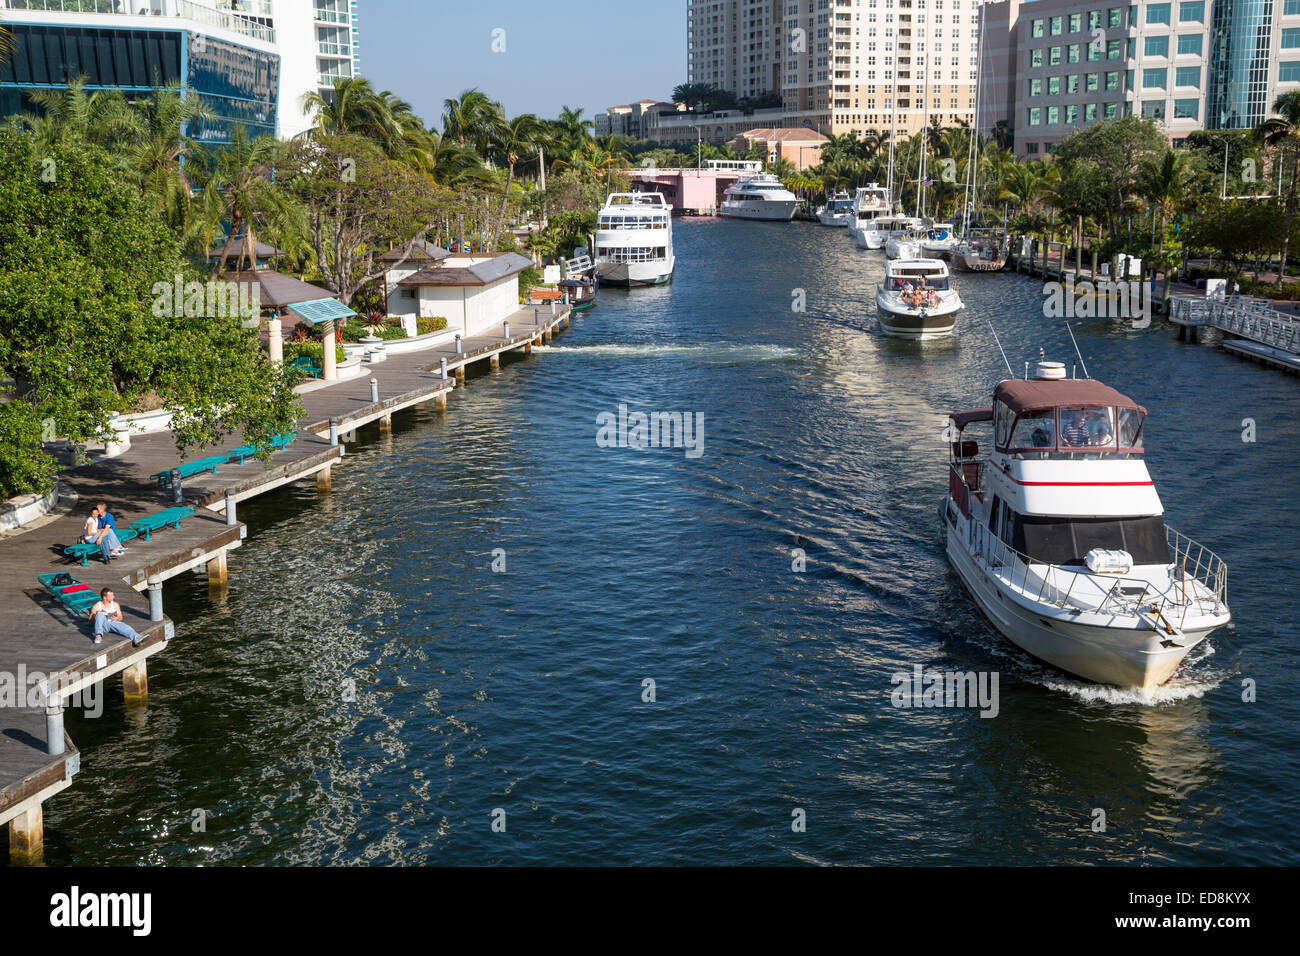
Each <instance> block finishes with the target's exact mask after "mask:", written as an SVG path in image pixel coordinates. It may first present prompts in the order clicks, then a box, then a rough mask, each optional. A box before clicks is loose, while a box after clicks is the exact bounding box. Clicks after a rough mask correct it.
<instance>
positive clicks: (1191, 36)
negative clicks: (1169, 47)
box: [1178, 33, 1201, 56]
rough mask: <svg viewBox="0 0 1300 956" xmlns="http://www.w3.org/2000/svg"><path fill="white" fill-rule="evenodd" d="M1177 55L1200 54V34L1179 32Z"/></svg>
mask: <svg viewBox="0 0 1300 956" xmlns="http://www.w3.org/2000/svg"><path fill="white" fill-rule="evenodd" d="M1178 55H1179V56H1185V55H1192V56H1200V55H1201V34H1199V33H1180V34H1178Z"/></svg>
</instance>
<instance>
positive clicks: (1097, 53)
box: [1088, 43, 1101, 61]
mask: <svg viewBox="0 0 1300 956" xmlns="http://www.w3.org/2000/svg"><path fill="white" fill-rule="evenodd" d="M1088 59H1089V60H1090V61H1091V60H1100V59H1101V44H1100V43H1089V44H1088Z"/></svg>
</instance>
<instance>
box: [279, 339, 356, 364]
mask: <svg viewBox="0 0 1300 956" xmlns="http://www.w3.org/2000/svg"><path fill="white" fill-rule="evenodd" d="M301 355H305V356H307V357H308V358H309V359H311V360H312V361H313V362H315V363H316V365H317V367H318V368H324V367H325V343H324V342H312V341H308V342H285V343H284V364H285V365H288V364H289V363H290V362H292V361H293V360H294V359H296V358H298V357H299V356H301ZM334 358H335V360H336V361H338V362H342V361H343V360H344V359H345V358H347V352H345V351H344V350H343V343H342V342H335V343H334Z"/></svg>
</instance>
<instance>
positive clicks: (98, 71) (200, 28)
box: [0, 0, 357, 144]
mask: <svg viewBox="0 0 1300 956" xmlns="http://www.w3.org/2000/svg"><path fill="white" fill-rule="evenodd" d="M356 3H357V0H0V19H2V20H3V21H4V23H5V26H6V28H7V29H9V30H10V32H12V33H13V36H14V52H13V55H12V56H10V57H9V58H7V59H6V60H4V61H3V62H0V116H8V115H12V114H14V113H19V112H22V111H24V110H28V109H30V108H31V101H30V94H31V93H32V92H33V91H35V90H39V89H50V88H58V87H60V86H65V85H67V84H68V83H69V82H71V81H72V80H74V79H76V78H77V77H78V76H84V77H85V78H86V82H87V86H88V88H89V89H92V90H95V89H120V90H122V91H123V92H125V93H126V94H127V95H128V96H141V95H145V94H147V93H148V92H149V91H150V90H152V89H155V88H157V87H159V86H162V85H164V84H166V83H178V84H179V85H180V86H181V88H182V89H184V90H186V91H189V92H192V93H194V94H195V95H197V96H198V97H199V99H200V100H201V101H202V102H203V103H204V105H206V106H207V107H208V108H209V109H210V110H211V111H212V113H213V114H214V115H215V118H214V119H212V120H207V121H202V122H197V123H194V124H192V128H191V129H190V130H189V131H188V132H189V135H191V136H192V137H194V138H195V139H197V140H199V141H200V142H205V143H213V144H220V143H224V142H228V141H229V137H230V128H231V126H232V124H234V123H242V124H243V125H244V126H245V127H247V129H248V130H249V132H251V133H253V134H254V135H256V134H259V133H271V134H275V135H278V136H282V137H290V136H295V135H297V134H298V133H301V132H302V131H304V130H305V129H307V128H308V127H309V126H310V125H311V118H310V116H309V115H308V114H307V113H306V112H305V111H304V110H303V108H302V97H303V95H304V94H306V93H308V92H312V91H320V92H327V91H328V90H329V88H330V85H331V84H332V82H333V79H334V77H337V76H354V75H356V62H357V33H356Z"/></svg>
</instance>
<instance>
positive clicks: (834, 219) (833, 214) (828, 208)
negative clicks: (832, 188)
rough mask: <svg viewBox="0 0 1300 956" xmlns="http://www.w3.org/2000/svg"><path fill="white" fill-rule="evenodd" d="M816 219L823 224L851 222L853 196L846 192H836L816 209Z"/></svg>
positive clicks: (840, 224) (839, 224)
mask: <svg viewBox="0 0 1300 956" xmlns="http://www.w3.org/2000/svg"><path fill="white" fill-rule="evenodd" d="M817 221H818V222H820V223H821V224H822V225H823V226H848V225H851V224H852V222H853V198H852V197H851V196H850V195H849V194H848V193H846V192H843V191H841V192H837V193H835V194H834V195H833V196H831V197H830V198H829V199H827V200H826V204H825V205H824V206H822V207H821V208H820V209H818V210H817Z"/></svg>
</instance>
